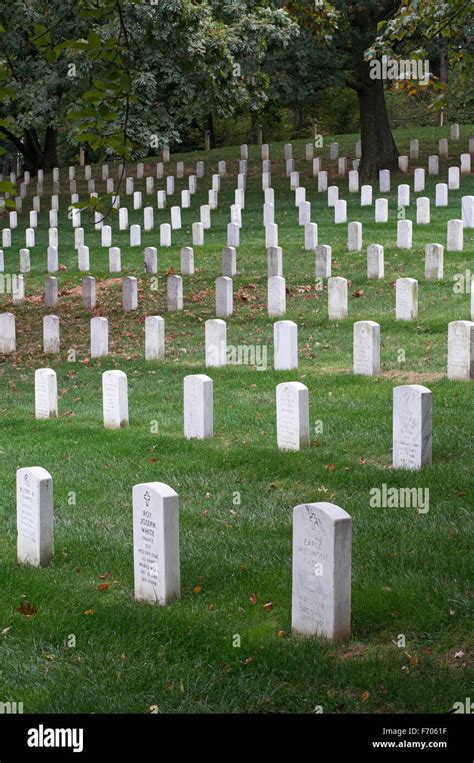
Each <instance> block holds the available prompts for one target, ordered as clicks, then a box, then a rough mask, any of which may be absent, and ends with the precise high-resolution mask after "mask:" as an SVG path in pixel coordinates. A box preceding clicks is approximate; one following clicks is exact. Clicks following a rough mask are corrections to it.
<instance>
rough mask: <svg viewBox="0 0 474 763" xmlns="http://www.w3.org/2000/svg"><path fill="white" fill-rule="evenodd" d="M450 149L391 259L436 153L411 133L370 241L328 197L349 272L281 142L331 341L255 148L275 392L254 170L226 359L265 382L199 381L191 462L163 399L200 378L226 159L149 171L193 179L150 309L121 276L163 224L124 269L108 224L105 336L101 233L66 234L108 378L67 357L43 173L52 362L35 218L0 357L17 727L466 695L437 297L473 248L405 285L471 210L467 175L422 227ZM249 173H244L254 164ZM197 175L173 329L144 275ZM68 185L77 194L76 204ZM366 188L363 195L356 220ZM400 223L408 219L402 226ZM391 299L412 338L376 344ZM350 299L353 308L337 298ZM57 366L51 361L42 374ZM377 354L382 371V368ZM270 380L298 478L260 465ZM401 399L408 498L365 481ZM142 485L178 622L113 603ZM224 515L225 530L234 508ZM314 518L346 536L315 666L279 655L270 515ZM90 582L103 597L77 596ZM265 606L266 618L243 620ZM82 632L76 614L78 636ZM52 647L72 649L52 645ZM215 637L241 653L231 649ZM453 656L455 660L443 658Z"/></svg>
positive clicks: (312, 659)
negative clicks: (166, 517)
mask: <svg viewBox="0 0 474 763" xmlns="http://www.w3.org/2000/svg"><path fill="white" fill-rule="evenodd" d="M461 134H462V140H461V141H460V143H459V144H453V143H450V154H451V155H450V160H449V162H441V174H440V177H439V178H428V176H427V187H426V191H425V192H423V194H421V195H428V196H430V198H431V204H432V208H431V217H432V223H431V224H430V225H429V226H416V225H414V245H413V249H412V250H411V251H409V252H402V251H400V250H397V249H396V246H395V243H396V185H397V184H398V183H399V182H405V181H406V182H411V180H412V172H413V168H414V166H425V167H427V157H428V155H429V154H431V153H436V150H437V141H438V138H439V137H446V136H448V130H447V129H441V130H433V129H429V128H425V129H420V130H417V133H416V135H417V137H419V138H420V144H421V157H420V161H419V162H417V163H416V165H414V163H413V162H411V166H410V178H409V179H408V180H406V176H402V175H400V176H398V177H393V180H392V189H393V190H392V192H391V194H390V195H389V198H390V222H389V223H388V224H386V225H375V223H374V207H366V208H360V206H359V194H354V195H351V196H349V194H348V193H347V185H346V182H347V181H345V182H344V183H342V184H340V181H339V180H337V179H336V180H334V181H332V182H335V183H336V184H338V185H341V188H343V189H344V191H342V190H341V195H342V196H343V197H344V198H346V199H348V219H349V220H360V221H361V222H362V223H363V238H364V249H363V252H361V253H352V254H349V253H348V252H347V226H346V225H340V226H334V225H333V211H332V210H330V211H329V210H328V209H327V206H326V194H318V193H317V191H316V189H315V180H314V179H313V178H312V177H311V164H310V163H309V162H308V163H306V162H305V161H304V141H299V142H295V143H294V152H295V156H296V160H297V169H299V170H300V172H301V176H302V182H304V184H305V185H306V187H307V199H308V200H310V201H311V203H312V219H313V220H314V221H315V222H317V223H318V225H319V243H326V244H330V245H332V247H333V275H343V276H345V277H347V278H348V279H350V281H351V285H350V289H349V318H348V319H347V320H345V321H343V322H340V323H336V322H329V321H328V319H327V294H326V290H324V291H323V292H318V291H315V289H314V256H313V255H312V254H311V253H308V252H304V251H303V230H302V229H301V228H299V227H298V225H297V212H296V209H295V207H294V198H293V193H292V192H290V190H289V182H288V180H287V179H286V178H285V177H284V163H283V160H282V157H283V147H282V144H275V145H272V146H271V158H272V178H273V186H274V188H275V196H276V199H275V200H276V221H277V222H278V223H279V226H280V245H281V246H282V247H283V252H284V275H285V277H286V279H287V288H288V289H289V291H290V293H289V294H288V297H287V316H286V317H287V318H288V319H292V320H295V321H296V322H297V323H298V331H299V369H298V372H292V373H284V372H275V371H273V370H271V369H272V344H273V342H272V333H273V332H272V321H271V320H270V319H269V318H268V316H267V314H266V253H265V247H264V233H263V227H262V203H263V192H262V191H261V185H260V179H259V177H257V174H256V169H257V165H256V163H255V162H252V163H251V164H250V177H249V182H248V190H247V194H246V209H245V212H244V213H243V223H244V227H243V229H242V231H241V246H240V247H239V249H238V269H239V275H238V276H237V277H236V278H235V279H234V315H233V316H232V318H231V319H229V321H228V343H229V344H235V345H237V344H256V343H257V344H264V345H267V346H268V350H269V370H267V371H265V372H259V371H257V370H256V369H254V368H252V367H249V366H231V367H227V368H224V369H215V370H212V371H211V372H210V374H209V375H210V376H212V378H213V379H214V416H215V437H214V439H212V440H208V441H204V442H187V441H185V440H184V439H183V435H182V384H183V377H184V375H186V374H188V373H198V372H204V371H205V369H204V365H203V350H204V347H203V345H204V321H205V320H206V319H208V318H211V317H214V279H215V278H216V277H217V276H219V275H221V270H220V265H221V250H222V248H223V246H225V241H226V233H225V231H226V225H227V222H228V221H229V206H230V204H231V203H233V190H234V188H235V185H236V181H235V176H236V171H237V160H238V156H239V151H238V148H235V147H234V148H232V149H230V148H227V149H223V150H220V151H215V152H211V153H210V154H209V155H207V156H203V155H202V154H201V155H198V154H193V155H176V156H173V165H172V166H174V160H175V159H184V160H185V161H186V175H188V174H191V171H194V163H195V161H196V159H197V158H204V159H205V161H206V178H205V180H201V181H199V189H198V194H197V195H196V196H195V197H193V199H192V209H190V210H183V212H182V217H183V229H182V230H181V231H174V232H173V247H172V248H170V249H159V286H158V291H153V290H151V289H150V282H149V279H148V278H147V277H145V276H143V267H142V260H143V246H146V245H155V246H156V245H158V240H159V239H158V234H157V230H158V228H157V226H158V225H159V223H161V222H168V221H169V208H168V210H165V211H157V210H156V209H155V232H152V233H148V234H145V233H143V234H142V247H140V248H138V249H133V250H131V249H130V247H129V245H128V242H129V238H128V233H120V234H119V233H118V231H117V230H116V228H118V222H117V221H114V234H113V244H114V245H116V246H120V247H121V249H122V268H123V273H124V274H126V273H133V274H135V275H137V276H138V277H139V309H138V311H137V312H136V313H134V314H128V315H124V314H123V313H122V311H121V287H120V282H119V280H117V279H112V277H110V276H109V274H108V263H107V250H105V249H101V247H100V233H98V232H95V231H94V230H93V228H92V227H91V226H90V225H89V226H87V223H86V224H85V225H84V227H85V228H86V244H87V245H89V247H90V251H91V263H92V271H91V273H92V274H93V275H95V276H96V277H97V279H98V281H102V282H104V281H106V280H107V279H108V278H109V277H110V278H111V279H112V280H111V282H110V284H108V285H107V284H105V285H104V288H102V289H100V290H99V302H98V306H97V309H96V311H95V314H96V315H106V316H108V318H109V326H110V356H109V357H108V358H107V359H104V360H102V361H91V360H90V358H89V320H90V317H91V314H90V313H89V312H88V311H86V310H85V309H84V308H83V306H82V301H81V298H80V291H79V289H78V286H79V284H80V281H81V277H82V275H81V274H80V273H79V272H78V271H77V269H76V268H77V260H76V255H75V251H74V249H73V236H72V229H71V227H70V224H69V222H68V221H67V218H66V214H67V203H68V198H69V197H68V195H67V194H66V193H65V191H66V190H67V189H68V185H67V168H66V169H63V170H62V176H63V185H62V191H63V196H62V199H61V213H60V250H59V251H60V257H59V259H60V262H61V263H62V264H63V265H64V266H65V267H66V269H65V270H61V271H60V272H59V273H58V274H57V276H58V279H59V282H60V288H61V291H62V292H63V293H62V296H61V297H60V306H59V307H58V309H57V310H55V311H54V312H56V313H57V314H58V315H59V316H60V318H61V347H62V350H61V355H60V357H58V356H51V357H47V358H45V357H44V356H43V355H42V317H43V315H45V314H47V313H48V312H49V311H48V310H46V309H45V308H44V306H43V304H42V300H41V299H40V298H39V297H40V295H41V293H42V283H43V280H44V277H45V267H46V247H47V228H48V223H47V214H48V212H47V206H48V205H47V204H46V201H45V198H44V199H43V210H42V212H41V215H40V227H39V229H38V230H37V244H36V247H35V249H34V250H32V252H31V259H32V273H31V274H29V275H28V276H27V277H26V280H27V297H28V298H27V301H26V303H25V304H24V306H22V307H19V308H13V312H15V314H16V316H17V353H16V354H15V355H14V356H9V357H4V358H3V362H2V364H1V368H0V389H1V396H0V424H1V435H2V436H1V440H0V476H1V479H0V591H1V596H0V631H2V630H3V629H7V628H9V630H8V632H7V633H6V634H5V635H0V701H7V700H12V701H15V700H16V701H22V702H23V703H24V709H25V712H41V713H45V712H53V713H60V712H115V713H120V712H133V713H144V712H149V708H150V707H151V706H153V705H156V706H158V708H159V711H160V712H163V713H167V712H177V711H179V712H200V713H207V712H305V713H307V712H313V711H314V708H315V706H317V705H322V706H323V709H324V712H339V713H355V712H379V713H387V712H397V713H400V712H409V713H414V712H433V713H437V712H445V711H447V710H449V709H450V708H452V705H453V703H454V702H456V701H463V700H464V698H465V697H466V696H470V693H469V692H470V686H469V672H470V664H471V662H470V654H469V646H468V633H469V632H470V628H471V625H472V623H471V621H470V620H469V608H468V604H469V598H468V596H469V579H470V571H471V569H472V557H471V558H470V550H471V548H472V542H471V541H472V534H471V530H470V511H471V510H472V467H473V448H472V442H473V437H472V435H473V427H472V412H473V397H472V385H470V384H467V383H462V382H452V381H448V380H447V379H446V355H447V325H448V323H449V321H451V320H456V319H469V299H470V295H469V294H467V293H465V294H459V295H458V294H454V293H453V276H454V274H456V273H463V272H464V271H465V270H466V269H468V268H471V270H474V268H473V251H474V246H473V242H474V231H472V230H470V231H465V246H464V252H462V253H450V252H445V277H444V279H443V280H442V281H439V282H436V283H434V282H426V281H425V280H424V256H423V253H424V245H425V244H426V243H431V242H439V243H442V244H445V243H446V224H447V220H448V219H450V218H454V217H460V200H461V196H462V195H465V194H473V193H474V176H472V177H469V178H466V177H464V178H463V179H462V190H461V191H451V192H450V194H449V201H450V204H449V208H448V209H435V207H434V186H435V183H436V182H437V181H438V182H446V178H447V167H448V166H449V165H451V164H454V163H457V160H458V156H459V154H460V153H462V151H466V150H467V141H468V137H470V136H472V135H474V127H472V126H471V127H463V128H462V133H461ZM410 137H413V133H412V131H410V130H401V131H399V132H398V133H397V135H396V138H397V143H398V146H399V148H400V150H401V151H403V152H405V151H407V149H408V142H409V138H410ZM338 140H339V143H340V146H341V150H340V155H344V153H346V152H347V153H348V154H349V155H351V156H352V155H353V147H354V143H355V140H356V136H347V135H345V136H338ZM328 145H329V140H327V141H326V147H325V149H324V151H323V152H322V155H323V157H325V158H324V162H323V169H327V168H329V169H332V170H334V163H330V162H329V160H328V159H327V158H326V157H327V155H328ZM250 153H251V159H255V158H256V157H257V156H259V149H258V147H255V146H252V147H251V149H250ZM220 158H226V159H227V160H228V173H229V176H228V177H227V178H224V179H223V181H222V191H221V193H220V198H219V209H218V210H216V211H214V212H213V213H212V223H213V227H212V230H210V231H206V233H205V241H206V244H205V246H204V247H203V248H198V247H196V248H195V264H196V267H197V272H196V274H195V275H194V276H193V277H187V278H185V279H184V280H185V283H184V301H185V302H184V303H185V309H184V311H183V312H182V313H180V314H168V313H166V278H165V277H166V272H167V269H168V268H169V267H172V268H174V269H175V270H176V272H179V251H180V248H181V247H182V246H185V245H190V243H191V224H192V222H194V221H196V220H198V219H199V205H200V204H203V203H207V189H208V187H210V175H211V172H214V171H217V161H218V159H220ZM191 167H192V169H191ZM96 174H97V173H96ZM130 174H133V173H132V172H130ZM80 185H81V187H80V190H81V192H83V191H84V188H85V184H84V182H83V181H82V183H81V184H80ZM98 187H99V188H101V187H102V186H101V184H100V183H98ZM140 187H141V184H140V183H136V188H140ZM185 187H187V178H186V179H185V180H178V181H176V189H177V190H176V195H175V197H173V202H174V203H179V195H178V192H179V191H180V190H181V189H182V188H185ZM142 188H143V190H144V181H143V186H142ZM157 188H160V189H162V188H164V180H161V181H155V190H156V189H157ZM376 189H378V185H377V184H374V199H375V198H376V197H377V196H378V195H379V194H378V192H377V190H376ZM47 190H49V188H48V186H47ZM413 198H414V195H412V205H411V206H410V208H409V209H408V210H407V216H408V217H409V218H410V219H413V220H414V219H415V204H414V201H413ZM175 199H176V201H174V200H175ZM154 200H155V198H154V197H153V201H152V202H151V203H152V204H153V203H154ZM28 203H30V202H28ZM127 203H128V204H130V197H129V198H128V199H127ZM169 206H171V204H169ZM26 208H27V209H29V206H27V207H26ZM26 219H27V215H22V217H21V220H20V227H19V229H18V230H16V231H15V232H14V234H13V247H12V248H11V249H9V250H6V251H5V261H6V271H7V272H11V273H14V272H17V269H18V249H19V248H20V247H21V246H24V234H23V230H24V227H25V220H26ZM129 221H130V224H131V223H134V222H142V212H130V220H129ZM4 225H5V223H4ZM88 227H89V230H87V228H88ZM369 243H381V244H383V245H384V246H385V280H384V281H380V282H368V281H367V278H366V256H365V250H366V246H367V245H368V244H369ZM400 276H412V277H415V278H418V280H419V285H420V295H419V296H420V299H419V318H418V320H417V321H415V322H413V323H399V322H397V321H395V315H394V308H395V290H394V281H395V279H396V278H397V277H400ZM360 290H362V292H363V294H362V296H359V297H355V296H353V295H354V294H355V293H356V292H358V291H360ZM239 293H240V294H241V295H243V296H244V297H247V299H243V300H241V299H239V296H238V295H239ZM0 308H1V309H2V310H4V309H11V307H10V300H9V297H8V296H4V295H2V296H1V297H0ZM153 314H156V315H163V316H164V317H165V320H166V341H167V345H166V346H167V355H166V358H165V360H164V362H160V363H146V362H145V361H144V360H143V351H144V337H143V331H144V328H143V321H144V317H145V316H146V315H153ZM360 319H372V320H376V321H378V322H379V323H380V325H381V336H382V371H381V374H380V376H379V377H378V378H375V379H366V378H358V377H355V376H353V375H352V373H351V364H352V324H353V322H354V321H356V320H360ZM71 348H74V349H75V350H76V352H77V360H76V362H68V361H67V353H68V350H69V349H71ZM399 349H404V350H405V353H406V361H405V363H403V364H400V363H399V362H398V360H397V353H398V350H399ZM41 366H50V367H52V368H54V369H55V370H56V371H57V374H58V388H59V390H60V400H59V405H60V416H59V419H58V420H55V421H47V422H37V421H35V420H34V390H33V374H34V369H35V368H38V367H41ZM110 368H120V369H122V370H124V371H125V372H126V373H127V375H128V380H129V407H130V428H129V429H128V430H123V431H120V432H111V431H106V430H104V429H103V426H102V400H101V373H102V372H103V371H104V370H106V369H110ZM283 380H301V381H302V382H304V383H305V384H306V385H307V386H308V388H309V396H310V419H311V423H312V426H313V427H314V422H316V421H322V423H323V432H322V433H319V434H316V433H314V434H313V436H312V441H311V448H310V449H308V450H306V451H303V452H300V453H280V452H278V450H277V448H276V428H275V402H274V400H275V386H276V385H277V384H278V383H279V382H280V381H283ZM411 382H419V383H423V384H426V385H427V386H428V387H429V388H430V389H431V390H432V392H433V465H432V466H431V467H429V468H425V469H423V470H422V471H421V472H419V473H414V474H411V473H409V474H407V473H404V472H395V471H393V470H391V466H390V464H391V419H392V389H393V387H394V386H396V385H397V384H403V383H411ZM152 421H157V422H158V434H151V432H150V422H152ZM313 431H314V430H313ZM33 465H41V466H43V467H44V468H46V469H47V470H48V471H50V473H51V474H52V475H53V478H54V492H55V545H56V552H55V561H54V565H53V566H52V567H50V568H48V569H43V570H36V569H27V568H23V567H20V566H18V565H17V563H16V541H15V539H16V529H15V470H16V469H17V468H18V467H21V466H33ZM154 480H158V481H163V482H166V483H168V484H169V485H171V487H173V488H174V489H175V490H176V491H177V492H178V494H179V496H180V517H181V519H180V523H181V527H180V532H181V574H182V598H181V600H180V601H178V602H176V603H174V604H172V605H171V606H167V607H161V608H160V607H156V606H153V605H148V604H141V603H140V604H139V603H136V602H135V601H134V599H133V564H132V561H133V560H132V515H131V494H132V487H133V485H134V484H136V483H138V482H144V481H154ZM384 482H385V483H387V484H388V485H389V486H399V487H415V486H419V487H426V488H429V490H430V510H429V512H428V513H427V514H425V515H423V514H419V513H418V512H417V511H416V510H414V509H399V510H394V509H374V508H370V506H369V491H370V489H371V488H372V487H377V486H381V485H382V483H384ZM236 491H238V492H239V493H240V498H241V503H240V505H235V504H234V503H233V499H234V494H235V492H236ZM71 493H75V496H76V503H75V505H70V504H71ZM322 500H325V501H332V502H334V503H337V504H338V505H339V506H341V507H343V508H344V509H345V510H346V511H348V512H349V514H350V515H351V516H352V518H353V533H354V537H353V589H352V590H353V602H352V636H351V639H350V641H348V642H347V643H345V644H339V645H335V644H330V643H326V642H322V641H318V640H314V639H308V640H298V639H296V638H294V637H292V635H291V628H290V622H291V611H290V609H291V607H290V602H291V513H292V508H293V507H294V506H295V505H296V504H298V503H301V502H310V501H322ZM234 512H235V513H234ZM105 575H107V576H108V577H107V578H104V577H103V576H105ZM104 581H105V582H107V583H110V587H109V589H107V590H105V591H100V590H98V586H99V585H101V584H102V583H103V582H104ZM197 587H200V589H201V590H200V591H198V589H197ZM254 597H256V603H251V599H252V601H255V598H254ZM25 600H26V601H28V602H30V603H31V604H32V605H33V606H34V607H37V610H38V611H37V614H36V616H34V617H25V616H24V615H22V614H20V613H18V612H17V609H18V607H19V606H20V605H21V603H22V601H25ZM267 602H271V603H272V605H273V607H272V609H268V608H266V609H265V608H264V606H263V605H264V604H266V603H267ZM90 610H92V611H93V614H89V615H87V614H84V613H85V612H87V611H90ZM70 634H74V636H75V638H76V647H75V648H69V647H67V646H65V645H64V642H65V640H67V638H68V636H69V635H70ZM235 634H239V635H240V637H241V646H240V648H234V647H233V645H232V644H233V637H234V635H235ZM398 634H404V635H405V637H406V648H405V649H403V648H398V647H397V646H396V643H394V641H396V639H397V637H398ZM456 652H463V653H464V656H458V657H455V653H456Z"/></svg>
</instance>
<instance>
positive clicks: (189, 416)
mask: <svg viewBox="0 0 474 763" xmlns="http://www.w3.org/2000/svg"><path fill="white" fill-rule="evenodd" d="M213 406H214V404H213V381H212V379H210V378H209V376H206V374H192V375H189V376H185V377H184V436H185V438H186V439H187V440H190V439H197V440H204V439H206V438H208V437H212V436H213V434H214V424H213V421H214V407H213Z"/></svg>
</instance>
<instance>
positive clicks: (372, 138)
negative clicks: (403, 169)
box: [357, 79, 398, 181]
mask: <svg viewBox="0 0 474 763" xmlns="http://www.w3.org/2000/svg"><path fill="white" fill-rule="evenodd" d="M357 96H358V99H359V112H360V138H361V144H362V159H361V160H360V164H359V177H360V180H361V181H365V180H374V179H376V178H377V177H378V173H379V170H397V169H398V149H397V147H396V145H395V141H394V139H393V135H392V131H391V129H390V123H389V120H388V114H387V106H386V104H385V92H384V83H383V80H381V79H380V80H378V79H377V80H371V81H370V84H367V83H364V84H362V85H361V86H360V87H359V88H358V90H357Z"/></svg>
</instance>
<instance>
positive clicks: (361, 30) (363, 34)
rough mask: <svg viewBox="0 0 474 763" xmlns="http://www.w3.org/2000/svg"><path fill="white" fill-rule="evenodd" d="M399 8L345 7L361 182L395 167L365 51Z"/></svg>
mask: <svg viewBox="0 0 474 763" xmlns="http://www.w3.org/2000/svg"><path fill="white" fill-rule="evenodd" d="M400 5H401V0H377V3H374V2H370V3H369V2H366V3H363V2H361V3H349V4H348V9H347V13H348V21H349V34H350V41H349V43H350V44H349V45H348V48H349V51H350V53H349V55H350V57H351V58H352V61H351V63H352V71H353V75H354V79H353V80H352V82H348V84H349V85H350V86H351V87H353V88H354V90H355V91H356V93H357V97H358V99H359V114H360V138H361V144H362V159H361V160H360V164H359V177H360V179H361V180H364V181H365V180H373V179H375V178H376V177H377V175H378V173H379V170H385V169H387V170H390V169H397V168H398V150H397V147H396V145H395V141H394V139H393V135H392V131H391V129H390V122H389V120H388V114H387V106H386V104H385V90H384V81H383V79H372V78H371V76H370V72H371V70H370V65H369V62H368V61H366V60H365V50H366V49H367V47H368V46H369V45H371V44H372V43H373V40H374V39H375V37H376V36H377V25H378V23H379V22H380V21H381V20H382V19H384V20H386V19H389V18H391V17H392V16H393V15H394V14H395V13H396V12H397V10H398V9H399V7H400Z"/></svg>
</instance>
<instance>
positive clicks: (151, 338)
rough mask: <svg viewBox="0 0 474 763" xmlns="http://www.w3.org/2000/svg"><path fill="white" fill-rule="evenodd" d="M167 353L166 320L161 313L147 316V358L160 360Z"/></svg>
mask: <svg viewBox="0 0 474 763" xmlns="http://www.w3.org/2000/svg"><path fill="white" fill-rule="evenodd" d="M164 355H165V321H164V319H163V318H161V317H160V316H159V315H148V316H147V317H146V318H145V360H158V359H159V358H163V357H164Z"/></svg>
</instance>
